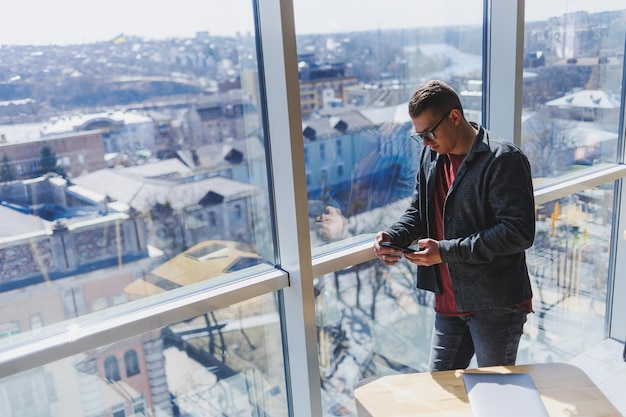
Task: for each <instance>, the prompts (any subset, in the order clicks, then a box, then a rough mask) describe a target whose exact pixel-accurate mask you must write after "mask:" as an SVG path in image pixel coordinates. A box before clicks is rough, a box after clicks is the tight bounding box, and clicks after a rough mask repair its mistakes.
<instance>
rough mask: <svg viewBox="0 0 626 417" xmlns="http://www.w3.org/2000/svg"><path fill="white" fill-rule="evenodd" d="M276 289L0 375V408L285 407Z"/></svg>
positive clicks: (279, 412)
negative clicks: (31, 367) (15, 372)
mask: <svg viewBox="0 0 626 417" xmlns="http://www.w3.org/2000/svg"><path fill="white" fill-rule="evenodd" d="M276 297H277V294H275V293H274V294H269V295H266V296H262V297H257V298H254V299H251V300H248V301H245V302H242V303H239V304H236V305H233V306H230V307H228V308H224V309H221V310H218V311H214V312H211V313H207V314H204V315H202V316H199V317H195V318H193V319H190V320H187V321H184V322H181V323H176V324H173V325H171V326H166V327H163V328H161V329H156V330H154V331H151V332H148V333H144V334H141V335H138V336H136V337H133V338H130V339H126V340H120V341H119V342H117V343H114V344H111V345H108V346H102V347H99V348H98V349H94V350H92V351H87V352H83V353H82V354H80V355H75V356H72V357H69V358H66V359H63V360H60V361H57V362H53V363H49V364H46V365H43V366H39V367H36V368H33V369H31V370H28V371H26V372H22V373H19V374H15V375H12V376H10V377H7V378H4V379H0V399H2V401H0V415H2V416H7V417H13V416H14V417H17V416H23V417H62V416H74V415H80V416H105V415H106V416H162V417H163V416H169V417H181V416H250V417H253V416H260V415H268V416H270V415H271V416H277V417H278V416H288V415H289V413H288V409H287V399H286V398H287V397H286V384H285V371H284V366H283V365H284V364H283V355H282V352H283V351H282V337H281V331H280V320H279V315H278V312H277V311H278V310H277V299H276Z"/></svg>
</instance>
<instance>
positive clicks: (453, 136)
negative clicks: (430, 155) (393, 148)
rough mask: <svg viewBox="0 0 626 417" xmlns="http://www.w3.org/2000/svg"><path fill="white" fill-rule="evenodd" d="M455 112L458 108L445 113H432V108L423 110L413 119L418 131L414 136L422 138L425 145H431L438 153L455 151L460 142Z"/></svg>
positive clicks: (418, 138) (417, 138)
mask: <svg viewBox="0 0 626 417" xmlns="http://www.w3.org/2000/svg"><path fill="white" fill-rule="evenodd" d="M455 112H458V110H456V109H452V110H449V111H448V112H446V113H444V114H432V113H431V112H430V110H426V111H424V112H422V113H421V114H420V115H419V116H417V117H415V118H414V119H412V122H413V127H414V128H415V132H416V133H418V134H417V135H416V134H413V135H412V137H413V138H414V139H416V140H421V142H422V143H423V145H424V146H430V149H432V150H433V151H435V152H437V153H438V154H446V153H454V150H455V148H457V144H458V136H457V133H456V132H457V130H456V129H455V126H456V125H457V122H456V121H455V118H456V113H455Z"/></svg>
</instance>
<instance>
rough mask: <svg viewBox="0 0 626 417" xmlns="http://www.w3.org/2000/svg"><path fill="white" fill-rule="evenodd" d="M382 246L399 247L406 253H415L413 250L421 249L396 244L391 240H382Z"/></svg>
mask: <svg viewBox="0 0 626 417" xmlns="http://www.w3.org/2000/svg"><path fill="white" fill-rule="evenodd" d="M380 246H382V247H385V248H393V249H398V250H401V251H402V252H405V253H413V252H418V251H419V249H413V248H403V247H402V246H398V245H394V244H393V243H391V242H381V243H380Z"/></svg>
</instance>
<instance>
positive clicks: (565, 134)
mask: <svg viewBox="0 0 626 417" xmlns="http://www.w3.org/2000/svg"><path fill="white" fill-rule="evenodd" d="M547 6H549V7H547ZM614 9H615V7H614V4H611V5H610V6H609V5H608V4H607V3H605V2H591V1H586V2H581V1H576V2H570V1H566V0H561V1H551V2H549V4H547V3H546V2H545V1H539V0H529V1H526V21H525V22H526V23H525V36H524V79H523V98H522V100H523V107H524V110H523V115H522V148H523V150H524V151H525V152H526V154H527V155H528V157H529V159H530V161H531V164H532V170H533V176H534V177H535V178H536V179H537V181H538V182H539V181H540V180H542V179H545V178H549V177H555V176H558V175H562V174H565V173H567V172H570V171H572V170H577V169H581V168H585V167H589V166H592V165H599V164H602V163H607V162H617V161H618V159H617V158H618V154H617V149H618V145H617V144H618V131H619V121H620V114H621V108H620V97H621V92H622V72H623V65H624V35H625V33H626V10H621V11H620V10H617V11H616V10H614Z"/></svg>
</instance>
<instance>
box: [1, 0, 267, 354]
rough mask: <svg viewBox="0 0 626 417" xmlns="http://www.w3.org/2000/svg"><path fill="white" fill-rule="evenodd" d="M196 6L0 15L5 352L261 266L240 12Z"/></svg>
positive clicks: (254, 86)
mask: <svg viewBox="0 0 626 417" xmlns="http://www.w3.org/2000/svg"><path fill="white" fill-rule="evenodd" d="M207 8H210V6H207V4H206V3H205V2H202V1H198V0H183V1H181V2H179V3H176V4H174V3H167V2H159V3H154V2H151V1H139V2H132V4H127V3H126V2H122V1H118V0H114V1H112V2H108V3H106V4H104V3H103V4H101V5H89V6H87V5H83V4H76V3H75V2H70V1H61V2H57V3H55V4H54V5H53V4H50V3H49V2H46V1H37V2H35V7H33V2H27V3H14V4H11V5H7V7H6V8H4V9H3V12H2V19H1V20H2V24H1V25H0V39H2V40H1V41H0V42H1V43H0V154H1V155H0V159H1V162H0V164H1V168H0V181H1V186H0V217H1V218H2V222H0V261H1V262H0V305H2V306H3V309H2V311H0V323H6V324H5V325H4V326H0V333H1V336H2V339H3V342H4V343H5V344H10V343H11V340H12V339H11V336H14V335H16V334H17V333H27V332H29V331H30V330H33V329H37V328H40V327H42V323H44V324H45V325H46V326H49V325H52V324H54V323H58V322H62V321H64V320H68V319H72V318H75V317H79V316H83V315H85V314H88V313H92V312H96V311H103V310H106V309H109V308H110V307H112V306H115V305H119V304H123V303H126V302H128V301H129V300H135V299H137V298H143V297H146V296H149V295H154V294H158V293H161V292H164V291H168V290H175V289H177V288H179V287H182V286H186V285H189V284H193V283H198V282H202V281H207V280H211V279H212V278H215V277H221V276H225V275H226V276H228V274H229V273H232V272H235V271H239V270H241V269H243V268H247V267H250V266H253V265H256V264H259V263H264V262H266V261H269V262H270V263H272V264H273V263H274V261H275V260H274V250H273V245H272V237H271V222H270V215H269V203H268V195H269V193H268V181H267V173H266V170H267V168H266V147H265V142H266V140H265V133H264V131H263V128H262V126H263V124H262V123H261V114H262V111H261V110H262V109H261V100H260V94H259V87H258V86H259V82H258V62H257V55H258V54H257V41H256V36H255V33H256V32H255V27H254V23H253V22H254V19H253V7H252V3H251V2H248V1H243V0H236V1H229V2H228V4H227V5H226V4H222V5H221V6H220V7H219V8H214V9H213V10H211V12H210V13H209V12H207ZM35 10H36V13H35ZM37 16H45V18H43V19H39V18H38V17H37ZM32 317H39V320H37V321H36V322H35V321H33V320H32ZM3 329H6V330H3ZM117 362H119V363H123V362H122V361H121V358H118V361H117Z"/></svg>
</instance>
